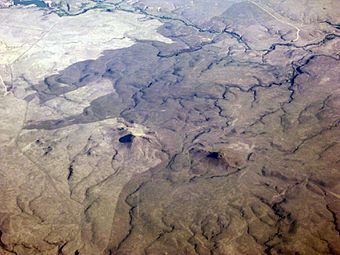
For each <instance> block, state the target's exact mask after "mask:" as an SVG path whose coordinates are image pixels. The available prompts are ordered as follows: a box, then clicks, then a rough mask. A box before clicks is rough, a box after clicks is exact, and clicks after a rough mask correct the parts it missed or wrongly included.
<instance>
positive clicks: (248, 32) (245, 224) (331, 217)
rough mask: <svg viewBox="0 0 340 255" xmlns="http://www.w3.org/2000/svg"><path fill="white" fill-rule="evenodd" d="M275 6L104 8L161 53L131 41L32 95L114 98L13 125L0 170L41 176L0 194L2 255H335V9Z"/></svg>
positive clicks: (338, 168) (338, 65)
mask: <svg viewBox="0 0 340 255" xmlns="http://www.w3.org/2000/svg"><path fill="white" fill-rule="evenodd" d="M286 2H288V1H286ZM283 5H284V4H283V3H281V4H279V3H278V1H269V2H268V3H265V2H264V1H254V2H252V1H198V2H197V3H196V1H193V3H190V1H172V0H171V1H170V0H169V1H152V0H150V1H148V0H146V1H136V2H135V3H131V2H125V1H122V2H120V3H115V4H113V5H112V6H111V5H110V6H111V7H110V8H108V7H105V8H108V10H109V11H111V12H112V13H114V12H115V11H117V10H120V11H125V12H131V13H139V14H143V15H144V16H145V17H144V18H145V19H156V20H159V21H160V22H161V23H162V25H161V27H159V29H158V33H160V34H161V35H163V36H164V37H167V38H169V39H171V40H172V41H173V43H170V44H169V43H164V42H160V41H155V40H136V41H135V43H134V44H133V45H132V46H129V47H126V48H121V49H113V50H105V51H104V52H103V53H102V55H101V56H100V57H98V58H96V59H92V60H85V61H80V62H76V63H74V64H72V65H70V66H68V67H67V68H65V69H63V70H60V71H58V73H57V74H52V75H49V76H46V77H45V79H43V80H41V81H40V82H38V83H34V84H31V85H30V90H31V91H32V92H34V93H33V94H31V95H30V96H25V98H24V100H25V101H26V102H27V104H31V103H32V102H38V104H39V105H40V106H41V107H42V106H47V105H49V103H50V102H53V100H56V99H57V98H64V99H65V100H70V101H72V99H69V98H68V96H67V95H68V94H69V93H72V92H74V91H77V90H79V89H82V88H85V87H87V86H90V85H91V84H94V83H95V84H100V83H102V82H104V81H107V80H109V81H110V82H111V84H112V88H113V90H112V92H111V93H108V94H105V95H102V96H99V97H97V98H95V99H94V100H92V101H91V102H90V103H89V105H88V106H86V107H85V108H84V109H83V111H82V112H81V113H77V114H73V115H72V114H71V115H68V116H64V117H53V118H45V119H43V120H41V119H34V117H30V118H29V117H27V118H26V120H25V122H24V124H23V127H22V132H21V133H20V134H19V135H18V137H17V138H16V145H17V147H18V148H21V149H20V150H21V151H23V154H22V155H21V156H20V157H19V156H17V158H16V159H14V154H12V155H13V156H12V157H9V158H8V159H6V160H7V161H6V162H7V163H6V162H5V163H4V162H2V163H1V172H2V173H4V172H6V171H9V169H11V168H10V167H9V168H6V164H8V165H10V164H11V163H9V162H10V161H11V160H12V161H13V160H17V161H18V164H19V166H18V168H19V169H30V168H32V169H33V168H34V167H37V168H40V169H41V171H40V172H41V173H42V175H43V176H44V177H39V176H34V175H31V177H30V178H31V180H30V181H28V182H27V183H26V184H22V186H21V188H20V190H21V191H23V192H22V193H20V192H19V191H16V192H14V194H12V193H11V194H10V196H14V197H16V201H17V202H16V204H17V206H18V207H19V208H20V210H19V212H17V213H13V212H12V213H11V212H10V209H9V208H10V206H9V205H6V203H5V202H4V206H0V208H1V210H2V211H3V213H2V211H0V231H1V232H0V238H1V242H0V247H1V248H0V254H1V255H2V254H4V255H7V254H19V255H28V254H67V255H69V254H72V255H73V254H78V255H79V254H81V255H99V254H105V255H109V254H111V255H128V254H131V255H139V254H157V255H160V254H169V255H170V254H171V255H172V254H173V255H181V254H183V255H184V254H201V255H208V254H214V255H218V254H221V255H224V254H225V255H234V254H235V255H238V254H240V255H255V254H292V255H293V254H294V255H298V254H300V255H313V254H340V223H339V221H340V202H339V199H340V142H339V141H340V129H339V126H340V75H339V70H340V62H339V46H340V40H339V26H338V25H337V21H339V20H336V18H338V17H339V16H336V11H335V9H334V13H333V12H332V10H330V9H331V8H334V6H336V7H340V6H339V3H336V1H328V2H327V3H326V2H325V3H323V2H322V1H307V6H306V7H305V9H301V10H300V9H299V10H294V6H291V5H287V6H288V7H287V6H283ZM308 5H311V7H310V8H311V9H310V12H308V11H307V9H308ZM296 8H301V6H296ZM323 8H326V9H327V10H324V9H323ZM318 10H320V12H317V11H318ZM89 11H91V10H89ZM79 15H82V14H79ZM60 111H62V110H60ZM30 116H34V114H31V115H30ZM113 120H114V121H116V122H115V123H114V124H112V123H113V122H112V123H111V122H110V121H113ZM117 123H118V124H117ZM140 129H143V132H141V131H140ZM136 130H137V131H136ZM27 144H30V147H29V148H27V146H26V145H27ZM25 146H26V147H25ZM8 150H9V147H6V146H4V147H3V149H2V150H1V153H2V154H6V153H7V154H8V155H10V154H11V152H9V151H8ZM24 158H25V159H24ZM25 160H26V161H27V160H28V161H27V162H28V163H24V162H26V161H25ZM28 176H29V174H28ZM26 178H28V177H26ZM42 183H44V184H42ZM25 185H26V186H25ZM38 186H39V188H37V187H38ZM6 187H7V186H6ZM36 189H38V190H39V191H37V192H36ZM1 190H2V189H1V188H0V191H1ZM1 192H4V191H1ZM6 194H7V193H6ZM8 204H9V203H8ZM6 210H7V212H6ZM13 224H14V225H15V226H14V225H13ZM20 226H24V227H23V229H25V230H22V228H21V227H20ZM21 231H24V232H21ZM25 231H26V232H25ZM29 231H31V232H30V234H28V232H29ZM18 233H19V234H18ZM20 233H24V234H20Z"/></svg>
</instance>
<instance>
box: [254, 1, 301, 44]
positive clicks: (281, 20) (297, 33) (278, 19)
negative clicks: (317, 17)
mask: <svg viewBox="0 0 340 255" xmlns="http://www.w3.org/2000/svg"><path fill="white" fill-rule="evenodd" d="M248 1H249V2H250V3H252V4H254V5H256V6H257V7H258V8H260V9H261V10H263V11H264V12H266V13H267V14H269V15H270V16H272V17H273V18H274V19H276V20H277V21H279V22H281V23H283V24H286V25H288V26H290V27H293V28H294V29H295V30H296V37H295V39H294V40H292V41H293V42H296V41H297V40H299V39H300V31H301V29H300V28H298V27H297V26H296V25H294V24H292V23H290V22H287V21H285V20H283V19H282V18H279V17H278V16H276V15H275V14H273V12H274V11H273V10H270V9H269V8H268V7H264V6H262V5H260V4H258V3H256V2H254V1H252V0H248Z"/></svg>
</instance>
